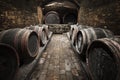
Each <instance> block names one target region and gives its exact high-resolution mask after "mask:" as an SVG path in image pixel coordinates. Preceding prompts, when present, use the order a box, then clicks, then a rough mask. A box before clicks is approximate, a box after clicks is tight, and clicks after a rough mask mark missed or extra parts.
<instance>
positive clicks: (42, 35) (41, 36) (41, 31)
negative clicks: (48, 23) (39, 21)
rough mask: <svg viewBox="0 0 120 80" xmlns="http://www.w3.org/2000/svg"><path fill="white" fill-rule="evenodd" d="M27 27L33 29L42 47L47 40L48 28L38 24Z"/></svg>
mask: <svg viewBox="0 0 120 80" xmlns="http://www.w3.org/2000/svg"><path fill="white" fill-rule="evenodd" d="M27 29H30V30H34V31H35V32H36V33H37V35H38V40H39V44H40V46H41V47H43V46H44V45H45V44H46V42H47V40H48V29H47V28H46V27H40V26H39V25H36V26H30V27H27Z"/></svg>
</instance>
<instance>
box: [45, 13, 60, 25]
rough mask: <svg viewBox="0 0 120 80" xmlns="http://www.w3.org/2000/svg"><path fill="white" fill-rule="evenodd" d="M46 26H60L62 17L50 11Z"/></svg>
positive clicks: (46, 16)
mask: <svg viewBox="0 0 120 80" xmlns="http://www.w3.org/2000/svg"><path fill="white" fill-rule="evenodd" d="M45 24H60V17H59V14H58V13H57V12H56V11H49V12H48V13H46V15H45Z"/></svg>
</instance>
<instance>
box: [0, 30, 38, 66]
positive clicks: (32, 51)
mask: <svg viewBox="0 0 120 80" xmlns="http://www.w3.org/2000/svg"><path fill="white" fill-rule="evenodd" d="M0 43H5V44H9V45H11V46H12V47H14V48H15V49H16V51H17V52H18V54H19V57H20V64H27V63H30V62H31V61H33V60H34V58H35V57H36V56H37V53H38V51H39V45H38V36H37V34H36V32H34V31H32V30H27V29H20V28H15V29H8V30H5V31H2V32H1V33H0Z"/></svg>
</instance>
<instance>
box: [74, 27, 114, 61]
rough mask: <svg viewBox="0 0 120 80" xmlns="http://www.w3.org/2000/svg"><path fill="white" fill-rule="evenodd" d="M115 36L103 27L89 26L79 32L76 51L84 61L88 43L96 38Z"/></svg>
mask: <svg viewBox="0 0 120 80" xmlns="http://www.w3.org/2000/svg"><path fill="white" fill-rule="evenodd" d="M105 37H113V33H112V32H111V31H109V30H107V29H102V28H87V29H82V30H80V31H79V32H78V33H77V39H76V42H75V43H76V46H77V47H76V51H78V53H79V54H80V56H81V59H82V60H83V61H84V60H85V57H86V50H87V47H88V45H89V44H90V43H91V42H92V41H93V40H96V39H99V38H105Z"/></svg>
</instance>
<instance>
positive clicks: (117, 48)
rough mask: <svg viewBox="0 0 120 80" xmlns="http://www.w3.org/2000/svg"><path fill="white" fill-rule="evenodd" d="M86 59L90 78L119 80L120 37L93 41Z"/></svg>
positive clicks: (93, 79)
mask: <svg viewBox="0 0 120 80" xmlns="http://www.w3.org/2000/svg"><path fill="white" fill-rule="evenodd" d="M86 60H87V64H88V65H87V66H88V69H89V73H90V75H91V77H92V80H120V37H119V38H117V37H116V38H104V39H99V40H95V41H93V42H92V43H91V44H90V46H89V48H88V51H87V58H86Z"/></svg>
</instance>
